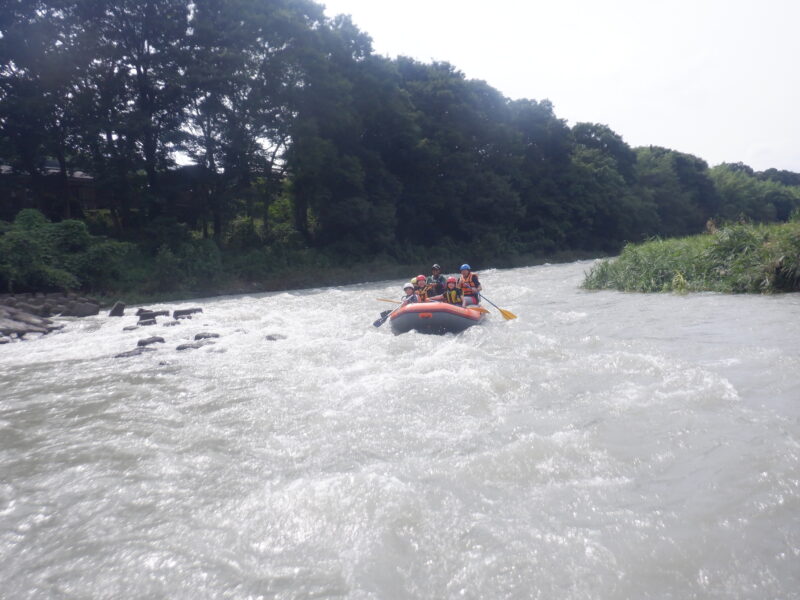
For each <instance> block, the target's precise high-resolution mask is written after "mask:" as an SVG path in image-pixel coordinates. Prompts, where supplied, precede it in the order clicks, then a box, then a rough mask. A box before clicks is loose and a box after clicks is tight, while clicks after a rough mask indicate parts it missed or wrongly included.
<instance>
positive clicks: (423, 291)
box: [412, 275, 429, 302]
mask: <svg viewBox="0 0 800 600" xmlns="http://www.w3.org/2000/svg"><path fill="white" fill-rule="evenodd" d="M412 281H413V282H414V283H415V285H414V291H415V292H416V293H417V296H418V297H419V302H427V301H428V289H429V288H428V280H427V278H426V277H425V275H417V276H416V277H415V278H414V279H412Z"/></svg>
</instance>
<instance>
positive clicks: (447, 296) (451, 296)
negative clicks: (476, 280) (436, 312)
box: [442, 288, 463, 304]
mask: <svg viewBox="0 0 800 600" xmlns="http://www.w3.org/2000/svg"><path fill="white" fill-rule="evenodd" d="M462 297H463V294H462V293H461V290H460V289H458V288H453V289H452V290H451V289H450V288H447V289H446V290H445V291H444V294H442V301H444V302H447V303H448V304H461V299H462Z"/></svg>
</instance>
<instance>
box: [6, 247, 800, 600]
mask: <svg viewBox="0 0 800 600" xmlns="http://www.w3.org/2000/svg"><path fill="white" fill-rule="evenodd" d="M590 265H591V263H590V262H580V263H573V264H568V265H544V266H538V267H529V268H521V269H511V270H489V271H484V272H481V282H482V283H483V287H484V290H485V292H486V293H487V294H488V297H489V299H491V300H492V301H493V302H495V303H496V304H497V305H499V306H500V307H501V308H503V309H506V310H509V311H512V312H513V313H514V314H516V315H518V317H519V318H517V319H515V320H511V321H505V320H504V319H503V318H502V317H501V316H500V314H499V313H498V312H497V311H496V310H494V309H493V308H492V307H491V306H489V305H487V307H488V308H490V309H491V310H492V313H493V314H492V315H491V317H490V319H489V320H488V322H486V323H485V324H483V325H481V326H479V327H473V328H471V329H469V330H467V331H466V332H464V333H463V334H461V335H458V336H454V335H446V336H424V335H420V334H417V333H410V334H406V335H401V336H394V335H392V333H391V331H390V329H389V325H388V324H386V325H385V326H383V327H381V328H374V327H373V326H372V321H373V320H374V319H375V318H377V317H378V313H379V312H380V311H381V310H384V309H386V308H387V307H390V306H389V305H388V304H384V303H381V302H377V301H375V298H377V297H399V296H400V295H401V292H402V291H401V289H400V283H401V282H381V283H371V284H362V285H354V286H345V287H338V288H325V289H316V290H305V291H295V292H283V293H270V294H259V295H250V296H236V297H223V298H215V299H204V300H197V301H193V302H184V303H172V304H169V305H164V306H163V307H162V306H159V305H155V306H152V308H182V307H183V308H186V307H189V306H201V307H202V308H203V310H204V312H203V313H202V314H201V315H195V317H194V318H193V319H192V320H191V321H183V322H182V324H181V325H179V326H175V327H162V326H161V325H160V324H159V325H157V326H155V327H146V328H142V329H141V330H139V331H133V332H123V331H122V328H123V326H124V325H130V324H132V323H135V317H133V316H132V315H131V316H126V317H123V318H121V319H120V318H109V317H106V316H102V315H101V316H98V317H90V318H86V319H80V320H65V322H66V323H67V326H66V327H65V329H64V330H63V331H62V332H59V333H54V334H51V335H49V336H46V337H43V338H41V339H38V340H34V341H26V342H23V343H14V344H7V345H5V346H0V469H1V471H0V581H2V584H0V586H1V587H0V597H3V598H8V599H15V600H16V599H39V598H47V599H60V598H64V599H67V598H69V599H73V598H92V599H100V598H108V599H117V598H126V599H131V598H137V599H138V598H170V599H174V598H186V599H190V598H191V599H197V598H230V599H256V598H281V599H284V598H285V599H290V598H291V599H294V598H349V599H367V598H375V599H392V598H431V599H434V598H486V599H499V598H520V599H522V598H526V599H527V598H542V599H555V598H558V599H563V598H568V599H573V598H575V599H577V598H581V599H583V598H585V599H594V598H612V599H616V598H619V599H622V598H626V599H627V598H631V599H639V598H674V599H688V598H758V599H762V598H781V599H783V598H800V318H799V317H800V295H798V294H790V295H782V296H724V295H718V294H690V295H685V296H680V295H671V294H661V295H638V294H624V293H618V292H606V291H604V292H588V291H584V290H581V289H580V288H579V285H580V282H581V281H582V278H583V273H584V271H585V270H587V269H588V268H589V267H590ZM128 313H129V314H130V313H131V310H130V309H129V310H128ZM162 320H163V319H162ZM198 332H215V333H219V334H220V338H219V339H217V340H216V343H215V344H212V345H208V346H205V347H202V348H200V349H197V350H189V351H183V352H178V351H177V350H176V346H177V345H178V344H180V343H184V342H187V341H190V340H191V339H192V338H193V336H194V334H195V333H198ZM272 334H276V337H278V338H279V339H275V340H268V339H266V338H267V336H268V335H272ZM149 335H160V336H163V337H164V338H165V339H166V343H165V344H162V345H159V348H158V350H157V351H156V352H150V353H147V354H143V355H141V356H138V357H133V358H125V359H114V358H112V357H113V355H115V354H117V353H119V352H123V351H125V350H130V349H132V348H134V347H135V346H136V341H137V340H138V339H140V338H143V337H147V336H149ZM281 336H285V338H282V337H281Z"/></svg>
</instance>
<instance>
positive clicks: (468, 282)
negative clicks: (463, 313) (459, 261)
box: [456, 271, 478, 296]
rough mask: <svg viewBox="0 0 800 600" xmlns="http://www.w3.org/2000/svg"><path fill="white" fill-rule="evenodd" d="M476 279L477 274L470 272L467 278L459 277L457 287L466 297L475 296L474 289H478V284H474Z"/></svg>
mask: <svg viewBox="0 0 800 600" xmlns="http://www.w3.org/2000/svg"><path fill="white" fill-rule="evenodd" d="M474 279H475V273H473V272H472V271H470V272H469V274H468V275H467V277H466V278H464V277H459V278H458V283H457V284H456V286H457V287H458V288H459V289H460V290H461V291H462V292H463V293H464V295H465V296H474V295H475V292H474V291H473V289H472V288H474V287H478V284H477V283H475V282H473V280H474Z"/></svg>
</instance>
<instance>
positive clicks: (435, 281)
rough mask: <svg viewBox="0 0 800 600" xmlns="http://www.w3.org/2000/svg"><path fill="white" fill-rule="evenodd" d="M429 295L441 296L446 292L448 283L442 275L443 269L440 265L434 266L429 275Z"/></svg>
mask: <svg viewBox="0 0 800 600" xmlns="http://www.w3.org/2000/svg"><path fill="white" fill-rule="evenodd" d="M427 284H428V293H429V294H433V295H436V296H438V295H440V294H444V290H445V289H446V288H447V281H446V280H445V278H444V275H442V267H440V266H439V265H438V264H434V265H433V266H432V267H431V274H430V275H428V280H427Z"/></svg>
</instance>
